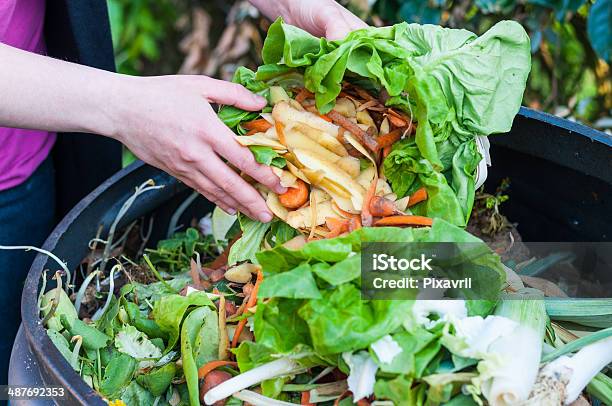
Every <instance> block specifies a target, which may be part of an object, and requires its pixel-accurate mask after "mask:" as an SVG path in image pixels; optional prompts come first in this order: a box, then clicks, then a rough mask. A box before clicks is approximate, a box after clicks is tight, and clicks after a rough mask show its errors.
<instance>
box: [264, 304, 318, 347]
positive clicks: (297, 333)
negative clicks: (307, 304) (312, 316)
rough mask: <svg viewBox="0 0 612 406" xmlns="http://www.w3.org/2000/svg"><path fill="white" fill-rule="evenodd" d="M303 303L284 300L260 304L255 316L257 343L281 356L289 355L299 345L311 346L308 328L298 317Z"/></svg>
mask: <svg viewBox="0 0 612 406" xmlns="http://www.w3.org/2000/svg"><path fill="white" fill-rule="evenodd" d="M303 303H304V301H302V300H289V299H284V298H274V299H272V300H270V301H269V302H267V303H259V304H258V305H257V312H256V314H255V331H254V333H255V338H256V342H257V343H258V344H261V345H264V346H267V347H269V348H271V349H273V350H272V351H273V352H275V353H280V354H283V353H289V352H291V351H293V350H294V349H295V348H296V347H297V346H299V345H309V346H310V345H311V342H310V337H309V335H308V326H307V325H306V322H305V321H304V320H302V319H301V318H300V317H299V316H298V309H299V308H300V306H302V304H303ZM259 306H261V308H259Z"/></svg>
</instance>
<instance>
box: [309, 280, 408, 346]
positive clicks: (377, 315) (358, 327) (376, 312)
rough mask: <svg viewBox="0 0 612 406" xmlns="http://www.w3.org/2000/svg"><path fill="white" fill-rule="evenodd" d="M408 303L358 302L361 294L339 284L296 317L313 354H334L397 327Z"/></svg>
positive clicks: (355, 288)
mask: <svg viewBox="0 0 612 406" xmlns="http://www.w3.org/2000/svg"><path fill="white" fill-rule="evenodd" d="M411 306H412V302H410V301H404V300H372V301H367V300H362V299H361V291H360V290H359V289H358V288H357V287H355V285H352V284H348V283H347V284H343V285H340V286H338V287H337V288H336V289H334V290H329V291H325V292H323V297H322V298H321V299H313V300H309V301H307V302H306V303H305V304H304V305H303V306H302V307H301V308H300V310H299V311H298V314H299V315H300V317H301V318H302V319H304V320H305V321H306V323H307V324H308V328H309V330H310V337H311V339H312V344H313V347H314V349H315V351H316V352H317V353H319V354H323V355H328V354H338V353H342V352H347V351H354V350H358V349H361V348H364V347H367V346H368V345H369V344H370V343H372V342H374V341H376V340H377V339H379V338H381V337H383V336H384V335H386V334H389V333H390V332H393V331H395V330H396V329H397V328H398V327H399V326H401V324H402V321H403V318H404V316H405V315H406V314H407V313H408V312H409V310H410V308H411Z"/></svg>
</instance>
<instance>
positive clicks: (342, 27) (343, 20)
mask: <svg viewBox="0 0 612 406" xmlns="http://www.w3.org/2000/svg"><path fill="white" fill-rule="evenodd" d="M326 11H327V12H326V13H322V14H321V18H322V19H323V22H322V25H323V27H325V37H326V38H327V39H329V40H341V39H344V38H345V37H346V36H347V35H348V34H349V33H350V32H351V31H353V30H356V29H359V28H365V27H367V26H368V25H367V24H366V23H365V22H363V21H362V20H361V19H359V17H357V16H356V15H354V14H353V13H351V12H350V11H348V10H347V9H345V8H344V7H342V6H340V5H339V4H337V3H334V7H330V8H329V9H326Z"/></svg>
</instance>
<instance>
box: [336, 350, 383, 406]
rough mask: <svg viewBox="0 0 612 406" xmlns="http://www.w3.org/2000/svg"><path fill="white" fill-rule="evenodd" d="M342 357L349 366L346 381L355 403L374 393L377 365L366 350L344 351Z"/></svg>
mask: <svg viewBox="0 0 612 406" xmlns="http://www.w3.org/2000/svg"><path fill="white" fill-rule="evenodd" d="M342 358H343V359H344V362H346V364H347V365H348V366H349V368H350V373H349V376H348V378H347V383H348V388H349V390H350V391H351V392H352V393H353V401H354V402H355V403H357V401H359V400H361V399H363V398H367V397H368V396H370V395H371V394H372V393H374V384H375V383H376V371H377V370H378V365H377V364H376V362H374V360H373V359H372V357H371V356H370V354H369V353H368V352H367V351H361V352H357V353H354V354H351V353H350V352H345V353H343V354H342Z"/></svg>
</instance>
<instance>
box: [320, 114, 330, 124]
mask: <svg viewBox="0 0 612 406" xmlns="http://www.w3.org/2000/svg"><path fill="white" fill-rule="evenodd" d="M319 117H321V118H322V119H323V120H325V121H327V122H328V123H331V122H332V119H331V118H329V117H327V116H326V115H325V114H319Z"/></svg>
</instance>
